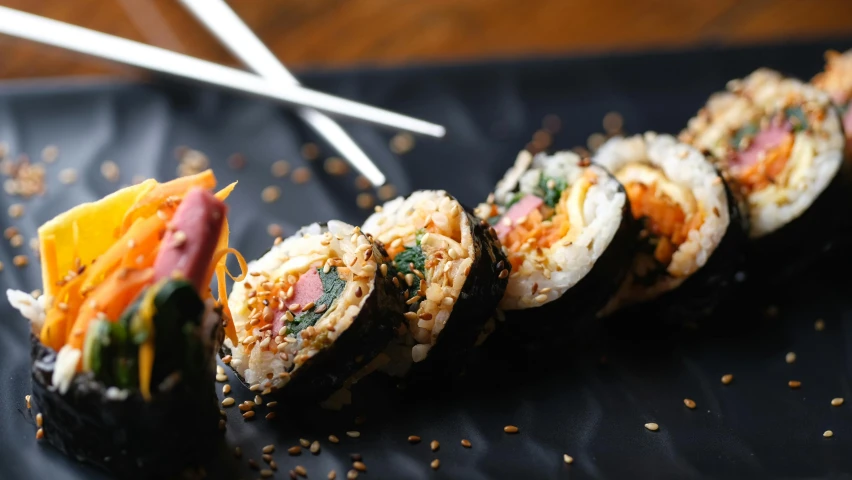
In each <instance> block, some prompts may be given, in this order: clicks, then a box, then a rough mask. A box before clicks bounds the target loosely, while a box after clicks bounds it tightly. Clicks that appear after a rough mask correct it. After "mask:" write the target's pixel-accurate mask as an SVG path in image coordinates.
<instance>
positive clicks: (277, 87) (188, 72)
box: [0, 0, 445, 186]
mask: <svg viewBox="0 0 852 480" xmlns="http://www.w3.org/2000/svg"><path fill="white" fill-rule="evenodd" d="M181 2H182V3H183V4H184V6H185V7H186V8H187V9H189V10H190V11H191V12H192V13H193V14H194V15H195V16H196V17H197V18H198V20H199V21H201V22H202V23H203V24H204V25H205V26H206V27H207V28H208V29H209V30H210V31H211V32H212V33H213V34H214V35H215V36H216V37H217V38H218V39H219V40H220V41H221V42H222V43H223V44H224V45H225V46H226V47H227V48H228V49H229V50H230V51H231V52H232V53H233V54H234V55H235V56H236V57H238V58H239V59H240V60H242V61H243V63H245V64H246V65H247V66H248V67H249V68H250V69H251V70H253V71H254V72H255V73H256V74H257V75H254V74H250V73H247V72H243V71H241V70H237V69H233V68H229V67H225V66H223V65H219V64H216V63H212V62H207V61H204V60H201V59H198V58H194V57H191V56H188V55H183V54H180V53H176V52H172V51H170V50H165V49H162V48H158V47H153V46H150V45H146V44H143V43H139V42H134V41H132V40H127V39H124V38H121V37H116V36H113V35H107V34H105V33H100V32H96V31H94V30H89V29H86V28H82V27H78V26H76V25H71V24H68V23H64V22H59V21H56V20H51V19H48V18H44V17H40V16H38V15H32V14H29V13H24V12H21V11H18V10H14V9H11V8H6V7H2V6H0V33H2V34H6V35H10V36H14V37H19V38H23V39H27V40H31V41H34V42H38V43H43V44H47V45H52V46H56V47H60V48H64V49H66V50H71V51H75V52H79V53H83V54H87V55H92V56H95V57H100V58H104V59H107V60H111V61H115V62H119V63H124V64H127V65H132V66H135V67H140V68H144V69H146V70H151V71H153V72H157V73H161V74H167V75H172V76H175V77H179V78H183V79H187V80H193V81H196V82H200V83H204V84H207V85H214V86H218V87H222V88H226V89H229V90H234V91H237V92H242V93H247V94H250V95H255V96H260V97H264V98H268V99H273V100H277V101H279V102H282V103H285V104H288V105H291V106H295V107H297V113H298V115H299V116H300V117H301V118H302V119H303V120H304V121H305V122H306V123H307V124H308V125H309V126H310V127H311V128H312V129H314V130H315V131H316V132H317V133H318V134H319V135H320V136H322V137H324V138H325V140H326V141H327V142H328V143H329V144H330V145H331V146H332V147H334V148H335V149H336V150H337V151H338V152H339V153H340V154H341V156H343V157H344V158H346V159H347V160H348V161H349V163H350V164H351V165H352V166H353V167H354V168H355V169H356V170H358V171H359V172H360V173H361V174H362V175H364V176H365V177H366V178H367V179H368V180H369V181H370V183H372V184H373V185H374V186H380V185H382V184H384V183H385V181H386V178H385V176H384V174H382V172H381V171H380V170H379V168H378V167H376V165H375V164H374V163H373V162H372V161H371V160H370V159H369V157H367V155H366V154H365V153H364V152H363V151H362V150H361V149H360V148H359V147H358V145H356V144H355V142H354V141H353V140H352V139H351V138H350V137H349V136H348V135H347V134H346V132H345V131H344V130H343V128H341V127H340V125H338V124H337V123H336V122H335V121H334V120H332V119H331V118H329V117H328V116H327V115H326V114H328V115H335V116H340V117H345V118H350V119H354V120H360V121H364V122H368V123H373V124H376V125H380V126H384V127H390V128H394V129H398V130H405V131H410V132H412V133H419V134H422V135H429V136H433V137H438V138H440V137H443V136H444V133H445V130H444V127H442V126H441V125H436V124H434V123H430V122H426V121H423V120H419V119H416V118H412V117H409V116H406V115H402V114H399V113H394V112H390V111H387V110H384V109H380V108H377V107H372V106H370V105H365V104H362V103H358V102H354V101H351V100H346V99H343V98H340V97H335V96H332V95H328V94H325V93H321V92H317V91H314V90H310V89H307V88H304V87H302V86H300V85H299V82H298V80H296V78H295V77H294V76H293V75H292V74H291V73H290V72H289V71H288V70H287V69H286V68H285V67H284V65H282V64H281V63H280V62H279V61H278V59H277V58H276V57H275V55H274V54H273V53H272V52H271V51H269V49H268V48H267V47H266V46H265V45H264V44H263V43H262V42H261V41H260V39H258V38H257V36H256V35H255V34H254V33H252V31H251V30H250V29H249V28H248V27H247V26H246V25H245V24H244V23H243V22H242V20H240V18H239V17H238V16H237V15H236V13H234V11H233V10H231V8H230V7H229V6H228V5H227V4H226V3H225V1H224V0H181Z"/></svg>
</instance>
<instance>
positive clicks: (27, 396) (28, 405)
mask: <svg viewBox="0 0 852 480" xmlns="http://www.w3.org/2000/svg"><path fill="white" fill-rule="evenodd" d="M31 398H32V397H31V396H29V395H26V396H25V397H24V400H26V401H27V410H29V409H30V408H32V404H31V403H30V399H31ZM835 400H836V399H835ZM831 403H834V400H832V401H831ZM840 403H843V399H840Z"/></svg>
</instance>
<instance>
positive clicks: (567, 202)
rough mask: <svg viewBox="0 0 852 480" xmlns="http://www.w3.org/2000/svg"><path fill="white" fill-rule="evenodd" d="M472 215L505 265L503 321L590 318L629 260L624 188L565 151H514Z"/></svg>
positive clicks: (631, 226)
mask: <svg viewBox="0 0 852 480" xmlns="http://www.w3.org/2000/svg"><path fill="white" fill-rule="evenodd" d="M477 214H478V215H479V216H480V218H485V219H488V221H489V223H491V224H492V225H493V226H494V229H495V231H496V233H497V236H498V237H499V239H500V241H501V242H502V244H503V248H504V250H505V252H506V255H507V257H508V259H509V263H510V265H511V267H512V273H511V275H509V284H508V287H507V288H506V294H505V295H504V296H503V299H502V301H501V302H500V308H501V309H503V310H505V311H506V314H507V317H509V318H511V317H512V314H513V312H517V311H522V310H527V311H529V310H530V309H533V312H534V313H535V314H542V313H544V312H542V309H552V310H553V315H546V316H545V315H538V316H539V317H541V318H539V319H538V320H536V323H537V324H538V325H542V319H548V320H549V321H550V323H551V325H552V326H558V325H561V324H565V323H568V320H573V319H576V318H582V317H585V316H587V315H592V314H594V313H595V312H597V311H598V310H599V309H600V308H601V307H603V305H604V303H605V302H606V301H607V300H608V299H609V298H610V297H611V296H612V294H613V293H614V292H615V290H616V288H618V286H619V285H620V284H621V281H622V279H623V278H624V275H625V273H626V271H627V267H628V266H629V264H630V260H631V259H632V258H633V251H634V245H635V238H636V232H637V229H636V222H635V221H634V220H633V217H632V215H630V206H629V202H628V200H627V195H626V194H625V192H624V189H623V188H622V186H621V184H619V183H618V180H616V179H615V177H614V176H613V175H611V174H610V173H609V172H608V171H607V170H606V169H604V168H603V167H601V166H600V165H595V164H592V163H590V162H589V160H588V159H583V158H580V157H579V156H578V155H576V154H575V153H573V152H559V153H556V154H553V155H546V154H538V155H536V156H534V157H533V156H532V155H531V154H530V153H528V152H526V151H523V152H521V153H520V155H518V158H517V160H516V162H515V165H514V166H513V167H512V168H511V169H510V170H509V171H508V172H507V173H506V175H505V176H504V177H503V179H502V180H501V181H500V182H499V183H498V184H497V187H496V189H495V191H494V193H493V195H491V196H489V201H488V202H487V203H485V204H482V205H480V206H479V207H478V208H477ZM516 318H519V317H516ZM523 330H525V331H531V329H526V328H525V329H523ZM534 336H535V335H534Z"/></svg>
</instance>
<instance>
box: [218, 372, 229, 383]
mask: <svg viewBox="0 0 852 480" xmlns="http://www.w3.org/2000/svg"><path fill="white" fill-rule="evenodd" d="M216 381H217V382H227V381H228V376H227V375H225V374H223V373H220V374H217V375H216Z"/></svg>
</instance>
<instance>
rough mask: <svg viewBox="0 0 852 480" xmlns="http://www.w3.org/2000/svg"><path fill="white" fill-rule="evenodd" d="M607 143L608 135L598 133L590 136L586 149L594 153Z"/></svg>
mask: <svg viewBox="0 0 852 480" xmlns="http://www.w3.org/2000/svg"><path fill="white" fill-rule="evenodd" d="M605 141H606V135H604V134H602V133H597V132H596V133H593V134H591V135H589V138H588V139H587V140H586V147H588V148H589V150H591V151H593V152H594V151H595V150H597V149H598V148H600V147H601V145H603V144H604V142H605Z"/></svg>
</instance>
